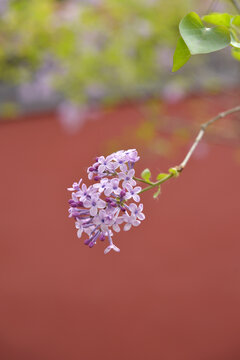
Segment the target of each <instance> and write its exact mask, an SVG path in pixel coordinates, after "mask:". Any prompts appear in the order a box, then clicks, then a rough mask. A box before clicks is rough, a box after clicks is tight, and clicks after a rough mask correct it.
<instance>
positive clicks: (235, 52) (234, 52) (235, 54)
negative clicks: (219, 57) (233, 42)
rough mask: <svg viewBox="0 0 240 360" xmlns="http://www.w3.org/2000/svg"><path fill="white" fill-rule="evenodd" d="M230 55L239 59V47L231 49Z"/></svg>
mask: <svg viewBox="0 0 240 360" xmlns="http://www.w3.org/2000/svg"><path fill="white" fill-rule="evenodd" d="M232 57H234V59H236V60H238V61H240V49H232Z"/></svg>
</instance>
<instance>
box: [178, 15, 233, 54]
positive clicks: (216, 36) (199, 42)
mask: <svg viewBox="0 0 240 360" xmlns="http://www.w3.org/2000/svg"><path fill="white" fill-rule="evenodd" d="M179 31H180V34H181V36H182V38H183V40H184V41H185V43H186V45H187V47H188V49H189V51H190V53H191V54H192V55H195V54H207V53H211V52H214V51H217V50H221V49H224V48H225V47H227V46H228V45H229V44H230V42H231V38H230V32H229V30H228V29H227V28H225V27H223V26H215V27H213V28H207V27H205V26H204V25H203V22H202V20H201V19H200V17H199V16H198V15H197V14H196V13H195V12H191V13H189V14H188V15H186V16H185V17H184V18H183V19H182V20H181V22H180V24H179Z"/></svg>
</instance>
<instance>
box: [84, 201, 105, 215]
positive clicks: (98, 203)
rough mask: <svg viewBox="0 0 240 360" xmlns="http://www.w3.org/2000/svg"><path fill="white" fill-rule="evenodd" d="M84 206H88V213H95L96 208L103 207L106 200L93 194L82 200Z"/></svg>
mask: <svg viewBox="0 0 240 360" xmlns="http://www.w3.org/2000/svg"><path fill="white" fill-rule="evenodd" d="M83 206H84V207H85V208H90V215H91V216H95V215H97V212H98V209H104V208H105V206H106V202H105V201H103V200H101V199H99V198H98V197H97V196H93V197H92V198H91V199H90V200H85V201H84V202H83Z"/></svg>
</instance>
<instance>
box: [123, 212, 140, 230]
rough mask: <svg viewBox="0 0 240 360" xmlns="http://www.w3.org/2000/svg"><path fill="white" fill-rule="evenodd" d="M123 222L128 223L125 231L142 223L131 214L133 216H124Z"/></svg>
mask: <svg viewBox="0 0 240 360" xmlns="http://www.w3.org/2000/svg"><path fill="white" fill-rule="evenodd" d="M123 220H124V222H125V223H126V224H125V225H124V228H123V230H124V231H128V230H130V229H131V227H132V225H133V226H138V225H140V223H141V222H140V221H139V220H137V219H136V217H135V216H134V215H133V214H131V215H128V214H124V215H123Z"/></svg>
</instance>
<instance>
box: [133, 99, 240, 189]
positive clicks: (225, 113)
mask: <svg viewBox="0 0 240 360" xmlns="http://www.w3.org/2000/svg"><path fill="white" fill-rule="evenodd" d="M236 112H240V105H239V106H236V107H234V108H232V109H229V110H226V111H223V112H221V113H219V114H218V115H217V116H215V117H214V118H212V119H210V120H209V121H207V122H205V123H203V124H202V125H201V129H200V131H199V133H198V135H197V137H196V139H195V141H194V143H193V144H192V146H191V148H190V150H189V151H188V153H187V155H186V156H185V158H184V160H183V161H182V162H181V164H180V165H178V166H175V168H172V169H171V170H175V172H176V174H175V175H174V173H173V172H170V173H169V174H168V175H166V177H164V178H163V179H161V180H159V181H156V182H154V183H148V182H147V181H144V180H142V179H139V178H135V177H134V179H135V180H137V181H141V182H145V183H146V184H148V185H149V186H147V187H145V188H144V189H142V190H141V191H139V193H138V194H141V193H143V192H145V191H147V190H151V189H153V188H154V187H156V186H159V185H161V184H162V183H164V182H165V181H167V180H169V179H170V178H172V177H174V176H176V175H178V174H179V173H180V172H181V171H182V170H183V169H184V168H185V166H186V165H187V163H188V161H189V159H190V158H191V156H192V154H193V152H194V150H195V149H196V147H197V146H198V144H199V142H200V141H201V139H202V137H203V135H204V134H205V131H206V129H207V128H208V127H209V126H210V125H212V124H213V123H214V122H215V121H217V120H219V119H222V118H224V117H226V116H228V115H230V114H233V113H236Z"/></svg>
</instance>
